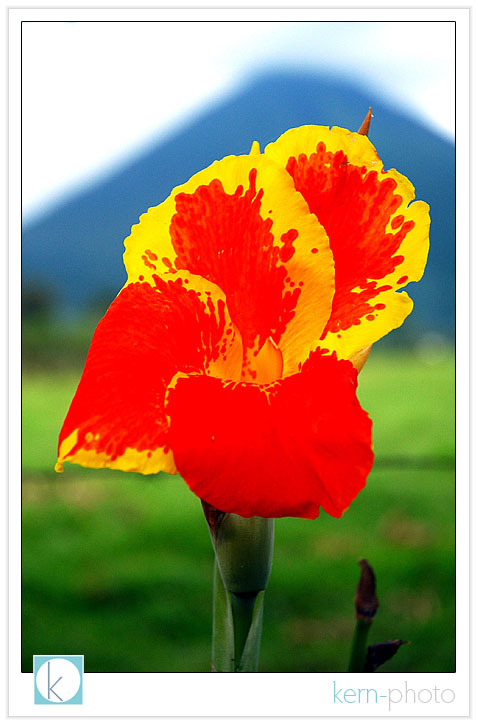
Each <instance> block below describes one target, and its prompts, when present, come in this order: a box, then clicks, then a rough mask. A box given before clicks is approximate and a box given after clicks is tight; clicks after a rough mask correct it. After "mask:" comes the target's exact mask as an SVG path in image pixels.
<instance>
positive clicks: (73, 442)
mask: <svg viewBox="0 0 478 725" xmlns="http://www.w3.org/2000/svg"><path fill="white" fill-rule="evenodd" d="M413 198H414V189H413V187H412V185H411V184H410V182H409V181H408V180H407V179H406V178H405V177H403V176H402V175H400V174H399V173H398V172H397V171H395V170H391V171H387V172H385V171H384V170H383V165H382V163H381V162H380V160H379V158H378V156H377V153H376V151H375V149H374V147H373V146H372V144H371V143H370V141H369V140H368V139H367V138H366V137H365V136H363V135H360V134H357V133H352V132H349V131H346V130H344V129H340V128H332V129H329V128H327V127H320V126H306V127H302V128H299V129H292V130H290V131H288V132H286V133H285V134H284V135H283V136H281V137H280V138H279V139H278V141H276V142H275V143H273V144H270V145H269V146H267V147H266V149H265V152H264V154H261V153H260V151H259V147H258V145H257V144H256V143H254V144H253V147H252V149H251V153H250V154H249V155H246V156H229V157H226V158H224V159H222V160H221V161H218V162H215V163H213V164H212V165H211V166H210V167H209V168H207V169H205V170H203V171H201V172H199V173H198V174H196V175H195V176H193V177H192V178H191V179H190V180H189V181H188V182H187V183H186V184H184V185H182V186H179V187H177V188H176V189H174V190H173V192H172V194H171V195H170V197H169V198H168V199H167V200H166V201H164V202H163V203H162V204H160V205H159V206H157V207H153V208H151V209H149V210H148V212H146V213H145V214H143V215H142V216H141V218H140V220H139V224H137V225H135V226H134V227H133V228H132V231H131V235H130V236H129V237H128V238H127V239H126V240H125V250H126V251H125V254H124V262H125V267H126V271H127V275H128V279H127V282H126V284H125V286H124V287H123V289H122V290H121V291H120V293H119V294H118V296H117V297H116V299H115V300H114V301H113V303H112V304H111V306H110V308H109V309H108V311H107V313H106V315H105V316H104V318H103V319H102V320H101V321H100V323H99V325H98V327H97V329H96V332H95V334H94V337H93V340H92V344H91V348H90V351H89V354H88V357H87V360H86V364H85V369H84V372H83V375H82V378H81V381H80V383H79V386H78V389H77V392H76V395H75V397H74V399H73V401H72V403H71V406H70V409H69V411H68V414H67V417H66V420H65V422H64V425H63V428H62V430H61V433H60V440H59V450H58V463H57V466H56V469H57V470H58V471H61V470H63V463H64V462H65V461H67V462H71V463H77V464H80V465H83V466H89V467H93V468H103V467H109V468H115V469H121V470H124V471H136V472H140V473H143V474H154V473H157V472H159V471H165V472H167V473H178V472H179V473H180V474H181V476H182V477H183V478H184V480H185V481H186V483H187V484H188V486H189V487H190V488H191V490H192V491H193V492H194V493H195V494H196V495H197V496H199V497H200V498H201V499H202V500H203V501H206V502H208V503H209V504H210V505H211V506H213V507H215V508H216V509H218V510H220V511H223V512H229V513H235V514H239V515H240V516H243V517H251V516H261V517H265V518H275V517H281V516H301V517H304V518H315V517H316V516H318V514H319V511H320V508H323V509H324V510H325V511H326V512H328V513H329V514H331V515H332V516H341V515H342V513H343V512H344V511H345V510H346V509H347V508H348V506H349V505H350V503H351V501H352V500H353V499H354V498H355V497H356V495H357V494H358V493H359V491H360V490H361V489H362V488H363V486H364V485H365V483H366V479H367V476H368V474H369V472H370V469H371V466H372V462H373V452H372V442H371V421H370V418H369V417H368V415H367V413H366V412H365V411H363V410H362V408H361V406H360V404H359V402H358V400H357V396H356V388H357V372H358V370H359V369H360V368H361V366H362V365H363V363H364V361H365V359H366V356H367V354H368V351H369V349H370V346H371V345H372V344H373V343H374V342H375V341H376V340H378V339H379V338H381V337H383V336H384V335H386V334H387V333H388V332H389V331H390V330H392V329H393V328H395V327H398V326H399V325H400V324H401V323H402V322H403V320H404V319H405V317H406V316H407V315H408V314H409V312H410V311H411V308H412V302H411V300H410V299H409V297H408V295H407V294H406V293H405V292H397V290H399V289H400V288H401V287H403V286H404V285H405V284H407V282H409V281H413V280H418V279H419V278H420V277H421V275H422V273H423V269H424V266H425V262H426V256H427V250H428V227H429V216H428V206H427V205H426V204H424V203H423V202H414V203H410V202H411V200H412V199H413Z"/></svg>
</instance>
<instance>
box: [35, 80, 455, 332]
mask: <svg viewBox="0 0 478 725" xmlns="http://www.w3.org/2000/svg"><path fill="white" fill-rule="evenodd" d="M369 105H372V107H373V110H374V119H373V121H372V128H371V132H370V139H371V141H372V142H373V143H374V145H375V146H376V147H377V149H378V151H379V155H380V156H381V158H382V160H383V162H384V165H385V168H391V167H395V168H397V169H398V170H399V171H401V172H402V173H404V174H405V175H406V176H408V177H409V178H410V179H411V181H412V182H413V183H414V185H415V187H416V194H417V198H419V199H424V200H425V201H427V202H428V203H429V204H430V207H431V217H432V231H431V250H430V257H429V264H428V267H427V272H426V274H425V277H424V279H423V280H422V282H420V284H418V285H410V287H413V289H410V293H411V296H412V297H413V299H414V300H415V312H414V314H413V315H412V316H411V317H410V318H409V321H407V323H406V326H405V329H404V331H403V333H401V334H403V335H407V334H408V335H409V336H412V337H417V336H419V335H421V334H423V332H424V331H426V330H436V331H440V332H442V333H445V334H452V330H453V322H454V253H455V239H454V223H455V212H454V208H455V207H454V202H455V199H454V189H455V187H454V147H453V145H452V144H451V143H450V142H447V141H445V140H444V139H442V138H441V137H439V136H438V135H436V134H434V133H432V132H430V131H429V130H427V129H426V128H425V127H424V126H422V125H420V124H418V123H417V122H416V121H414V120H413V119H411V118H409V117H407V116H406V115H404V114H403V113H401V111H400V109H391V108H390V107H388V106H386V105H384V104H383V103H382V102H381V101H380V99H379V98H376V97H372V96H371V95H365V94H364V93H363V91H361V90H360V89H359V88H357V87H355V86H352V85H349V84H347V83H345V82H341V81H340V80H339V79H337V78H336V77H334V78H333V79H332V78H326V77H320V76H319V77H318V76H317V75H308V74H303V73H279V72H277V73H272V74H268V75H266V76H262V77H259V78H257V79H256V80H253V81H252V82H251V83H250V84H249V85H248V86H247V87H245V88H244V89H243V90H242V91H241V92H240V93H238V94H237V95H235V96H233V97H230V98H228V99H227V100H224V101H222V102H221V103H218V104H217V105H216V106H215V107H214V108H211V109H209V110H208V111H207V112H205V113H204V114H203V115H202V116H200V117H199V118H197V120H196V121H195V122H194V123H192V124H191V125H189V126H188V127H187V128H184V129H182V130H181V131H178V132H177V133H176V134H175V135H174V136H172V137H170V138H169V139H168V140H167V141H163V142H161V143H158V144H157V145H153V146H151V147H150V148H149V149H148V150H147V151H145V152H143V153H142V154H141V155H140V156H139V157H138V158H136V159H135V160H134V161H132V162H131V163H128V164H127V165H125V166H124V167H123V168H122V169H120V170H117V171H115V173H113V174H112V175H111V176H110V177H108V178H106V179H102V180H101V181H99V182H98V183H93V184H92V185H91V186H90V187H89V188H87V189H86V190H84V191H82V192H81V193H78V194H77V195H76V196H73V197H72V198H70V199H68V200H67V201H65V202H64V203H63V204H61V205H60V206H58V207H56V208H54V209H52V210H51V211H50V213H48V214H47V215H45V216H44V217H42V218H41V219H39V220H37V221H36V222H35V223H33V224H31V225H29V226H26V227H25V228H24V230H23V276H24V280H25V284H27V285H28V284H29V283H30V282H31V281H32V280H38V281H42V282H43V283H46V284H49V285H50V286H51V288H52V290H53V291H54V292H55V295H56V297H57V299H58V300H59V302H60V305H61V309H62V310H63V311H64V312H66V313H71V312H74V311H78V310H81V309H82V308H83V307H84V306H85V305H87V304H88V302H89V301H90V300H91V299H92V298H95V297H97V296H99V295H101V294H102V293H104V291H109V292H110V293H111V295H112V296H114V294H115V293H116V292H117V291H118V290H119V289H120V288H121V286H122V285H123V283H124V281H125V273H124V268H123V264H122V254H123V240H124V238H125V237H126V236H127V235H128V234H129V231H130V228H131V226H132V224H135V223H136V222H137V221H138V217H139V215H140V214H141V213H143V212H144V211H146V209H147V208H148V207H149V206H154V205H156V204H158V203H160V202H161V201H163V200H164V199H165V198H166V197H167V196H168V194H169V193H170V191H171V189H172V188H173V187H174V186H175V185H177V184H180V183H182V182H184V181H186V180H187V179H188V178H189V177H190V176H191V175H192V174H194V173H195V172H196V171H198V170H200V169H201V168H204V167H206V166H208V165H209V164H210V163H212V162H213V161H214V160H215V159H217V158H221V157H223V156H226V155H228V154H240V153H247V152H248V151H249V149H250V145H251V141H252V140H254V139H257V140H258V141H259V142H260V144H261V148H263V147H264V145H265V144H267V143H268V142H269V141H272V140H275V139H276V138H277V137H278V136H279V135H280V134H281V133H283V132H284V131H285V130H287V129H288V128H290V127H293V126H299V125H302V124H308V123H317V124H322V125H338V126H343V127H346V128H351V129H357V128H358V127H359V125H360V123H361V121H362V120H363V117H364V116H365V113H366V111H367V109H368V106H369Z"/></svg>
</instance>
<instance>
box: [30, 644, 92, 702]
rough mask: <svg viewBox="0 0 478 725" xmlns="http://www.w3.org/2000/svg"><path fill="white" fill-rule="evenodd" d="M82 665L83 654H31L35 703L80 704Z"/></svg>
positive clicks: (81, 699)
mask: <svg viewBox="0 0 478 725" xmlns="http://www.w3.org/2000/svg"><path fill="white" fill-rule="evenodd" d="M83 666H84V657H83V655H33V680H34V702H35V705H82V704H83Z"/></svg>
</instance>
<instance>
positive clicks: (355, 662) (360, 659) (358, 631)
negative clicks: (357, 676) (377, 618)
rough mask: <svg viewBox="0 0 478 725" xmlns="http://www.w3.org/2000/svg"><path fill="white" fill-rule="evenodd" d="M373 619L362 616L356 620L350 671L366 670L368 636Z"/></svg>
mask: <svg viewBox="0 0 478 725" xmlns="http://www.w3.org/2000/svg"><path fill="white" fill-rule="evenodd" d="M372 621H373V620H372V619H362V618H358V619H357V620H356V623H355V632H354V638H353V640H352V651H351V653H350V662H349V669H348V672H365V659H366V656H367V638H368V632H369V629H370V627H371V625H372Z"/></svg>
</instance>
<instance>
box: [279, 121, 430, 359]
mask: <svg viewBox="0 0 478 725" xmlns="http://www.w3.org/2000/svg"><path fill="white" fill-rule="evenodd" d="M265 153H266V154H267V155H269V156H271V157H272V158H274V159H275V160H276V161H278V162H279V163H281V164H283V165H284V166H285V168H286V169H287V171H288V172H289V174H290V175H291V177H292V178H293V180H294V185H295V188H296V189H297V190H298V191H300V193H301V194H302V195H303V197H304V199H305V200H306V201H307V204H308V206H309V209H310V211H311V212H313V213H314V214H315V215H316V217H317V219H318V220H319V221H320V223H321V224H322V225H323V226H324V228H325V230H326V232H327V234H328V237H329V240H330V246H331V249H332V252H333V255H334V260H335V295H334V300H333V305H332V313H331V316H330V319H329V320H328V322H327V325H326V327H325V329H324V331H323V333H322V337H321V340H322V341H323V342H322V343H321V345H322V346H323V347H325V348H328V349H331V350H335V351H337V353H338V354H339V356H340V357H347V358H351V357H352V356H353V355H355V354H356V353H357V352H358V351H360V350H361V349H363V348H365V347H367V346H368V345H370V344H371V343H373V342H375V341H376V340H378V339H379V338H380V337H382V336H383V335H385V334H387V333H388V332H389V331H390V330H392V329H393V328H395V327H398V326H399V325H401V324H402V322H403V320H404V319H405V317H406V316H407V315H408V314H409V313H410V311H411V309H412V302H411V300H410V299H409V297H408V296H407V295H406V294H405V293H402V294H396V293H395V292H396V290H397V289H400V288H401V287H403V286H404V285H406V284H407V283H408V282H410V281H417V280H418V279H420V277H421V276H422V274H423V270H424V267H425V263H426V258H427V254H428V230H429V225H430V218H429V214H428V205H427V204H424V203H423V202H415V203H413V204H410V201H411V200H412V199H413V198H414V189H413V186H412V185H411V184H410V182H409V181H408V179H406V178H405V177H404V176H402V175H401V174H399V173H398V172H397V171H395V170H394V169H392V170H390V171H387V172H385V171H384V170H383V165H382V163H381V161H380V159H379V158H378V156H377V152H376V151H375V149H374V147H373V146H372V144H371V143H370V141H369V140H368V139H367V138H366V137H365V136H362V135H359V134H356V133H351V132H350V131H346V130H345V129H340V128H332V129H329V128H327V127H321V126H305V127H302V128H298V129H291V130H290V131H288V132H286V133H285V134H284V135H283V136H281V138H280V139H279V140H278V141H277V142H275V143H274V144H270V145H269V146H268V147H267V148H266V151H265Z"/></svg>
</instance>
